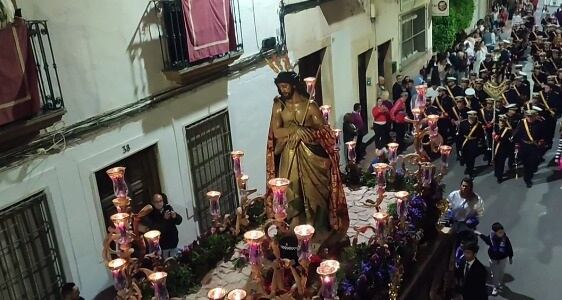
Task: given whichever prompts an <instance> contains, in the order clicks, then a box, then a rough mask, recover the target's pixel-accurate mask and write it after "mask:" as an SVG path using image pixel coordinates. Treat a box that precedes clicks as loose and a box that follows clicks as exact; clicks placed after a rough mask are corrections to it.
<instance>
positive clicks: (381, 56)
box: [377, 40, 394, 96]
mask: <svg viewBox="0 0 562 300" xmlns="http://www.w3.org/2000/svg"><path fill="white" fill-rule="evenodd" d="M391 43H392V42H391V41H390V40H389V41H387V42H385V43H383V44H380V45H379V46H378V47H377V53H378V74H377V82H378V76H383V77H384V86H385V88H386V90H387V91H390V90H391V89H392V75H393V71H394V70H393V69H392V51H391V49H392V48H391V45H392V44H391ZM377 96H380V95H377Z"/></svg>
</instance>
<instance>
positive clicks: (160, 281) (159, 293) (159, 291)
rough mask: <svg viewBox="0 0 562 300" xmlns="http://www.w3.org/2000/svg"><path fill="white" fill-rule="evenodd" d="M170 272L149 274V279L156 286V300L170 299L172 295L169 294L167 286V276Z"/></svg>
mask: <svg viewBox="0 0 562 300" xmlns="http://www.w3.org/2000/svg"><path fill="white" fill-rule="evenodd" d="M167 276H168V273H166V272H154V273H152V274H150V275H148V280H149V281H150V282H151V283H152V287H153V288H154V298H155V299H156V300H169V299H170V295H169V294H168V289H167V288H166V277H167Z"/></svg>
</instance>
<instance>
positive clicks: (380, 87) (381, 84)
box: [377, 76, 386, 97]
mask: <svg viewBox="0 0 562 300" xmlns="http://www.w3.org/2000/svg"><path fill="white" fill-rule="evenodd" d="M384 92H386V86H385V85H384V76H379V79H378V82H377V97H382V94H383V93H384Z"/></svg>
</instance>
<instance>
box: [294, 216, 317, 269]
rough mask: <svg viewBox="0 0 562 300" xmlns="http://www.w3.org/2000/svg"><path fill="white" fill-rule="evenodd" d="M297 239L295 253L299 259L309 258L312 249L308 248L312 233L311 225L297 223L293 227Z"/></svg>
mask: <svg viewBox="0 0 562 300" xmlns="http://www.w3.org/2000/svg"><path fill="white" fill-rule="evenodd" d="M293 230H294V232H295V235H296V236H297V239H298V241H299V244H298V247H297V255H298V257H299V261H301V260H310V257H311V256H312V251H311V249H310V239H311V238H312V236H313V235H314V227H313V226H312V225H308V224H305V225H298V226H295V228H294V229H293Z"/></svg>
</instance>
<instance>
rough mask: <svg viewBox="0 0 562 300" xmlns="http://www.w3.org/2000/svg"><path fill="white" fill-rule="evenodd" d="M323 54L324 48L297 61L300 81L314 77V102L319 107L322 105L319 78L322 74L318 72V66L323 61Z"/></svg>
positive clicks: (320, 78) (320, 79) (320, 81)
mask: <svg viewBox="0 0 562 300" xmlns="http://www.w3.org/2000/svg"><path fill="white" fill-rule="evenodd" d="M325 52H326V48H323V49H321V50H318V51H316V52H314V53H311V54H309V55H307V56H304V57H301V58H300V59H299V75H300V77H301V79H304V78H306V77H316V93H315V94H316V95H315V100H316V103H318V105H319V106H320V105H322V104H323V99H322V76H321V73H322V72H320V66H321V65H322V60H323V59H324V53H325Z"/></svg>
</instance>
